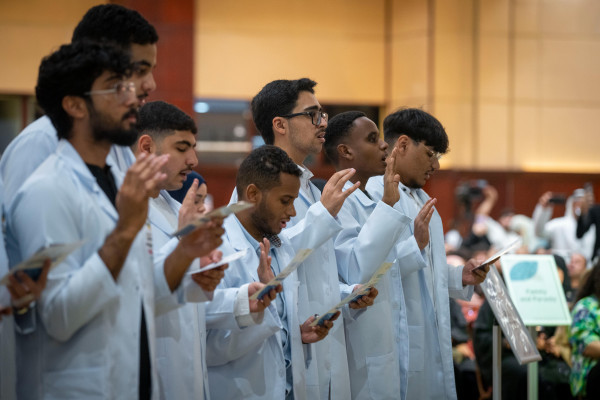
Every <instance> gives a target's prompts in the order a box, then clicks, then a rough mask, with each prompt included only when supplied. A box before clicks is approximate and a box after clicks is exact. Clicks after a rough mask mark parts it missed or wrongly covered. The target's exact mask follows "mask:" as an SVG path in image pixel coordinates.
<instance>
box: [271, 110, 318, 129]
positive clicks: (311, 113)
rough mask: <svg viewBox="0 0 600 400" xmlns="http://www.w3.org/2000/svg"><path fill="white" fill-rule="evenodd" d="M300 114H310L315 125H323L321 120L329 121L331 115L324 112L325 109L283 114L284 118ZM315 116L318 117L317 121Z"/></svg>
mask: <svg viewBox="0 0 600 400" xmlns="http://www.w3.org/2000/svg"><path fill="white" fill-rule="evenodd" d="M299 115H308V116H310V122H311V123H312V124H313V125H314V126H319V125H321V121H322V120H325V121H327V120H328V119H329V115H327V113H324V112H323V111H316V110H313V111H302V112H299V113H294V114H288V115H282V116H281V117H282V118H294V117H297V116H299ZM315 117H316V121H315Z"/></svg>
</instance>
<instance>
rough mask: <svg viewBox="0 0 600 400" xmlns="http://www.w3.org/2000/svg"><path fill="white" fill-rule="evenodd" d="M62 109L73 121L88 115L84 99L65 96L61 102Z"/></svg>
mask: <svg viewBox="0 0 600 400" xmlns="http://www.w3.org/2000/svg"><path fill="white" fill-rule="evenodd" d="M61 105H62V108H63V109H64V110H65V112H66V113H67V115H69V116H70V117H71V118H73V119H82V118H85V117H86V116H87V115H88V108H87V105H86V104H85V99H84V98H83V97H80V96H65V97H63V99H62V102H61Z"/></svg>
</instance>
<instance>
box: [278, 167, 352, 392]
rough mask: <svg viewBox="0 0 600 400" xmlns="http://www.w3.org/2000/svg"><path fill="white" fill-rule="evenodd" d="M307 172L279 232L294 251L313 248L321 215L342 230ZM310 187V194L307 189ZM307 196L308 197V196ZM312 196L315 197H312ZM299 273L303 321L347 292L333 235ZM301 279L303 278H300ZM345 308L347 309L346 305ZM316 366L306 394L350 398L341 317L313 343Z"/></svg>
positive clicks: (322, 310)
mask: <svg viewBox="0 0 600 400" xmlns="http://www.w3.org/2000/svg"><path fill="white" fill-rule="evenodd" d="M306 172H307V171H304V172H303V178H301V185H300V193H299V196H298V198H297V199H296V200H295V201H294V207H295V208H296V216H295V217H293V218H292V219H291V221H290V222H289V223H288V227H286V228H285V229H284V230H283V231H282V233H281V236H286V237H287V238H288V239H289V240H290V241H291V243H292V246H293V247H294V249H295V250H296V251H298V250H299V249H302V248H307V247H310V248H314V247H316V246H315V243H311V242H312V241H313V240H314V239H315V236H316V235H315V227H316V226H317V225H316V222H317V221H319V220H320V219H322V220H324V221H322V222H327V221H328V224H327V226H330V227H331V229H337V230H338V231H339V230H341V225H339V223H338V222H337V221H336V220H335V219H334V218H333V217H332V216H331V214H329V212H328V211H327V209H325V207H323V205H322V204H321V202H320V201H319V199H320V198H321V192H320V191H319V189H317V187H316V186H315V185H313V184H312V183H310V182H308V185H306V183H307V182H306V178H305V177H306V175H305V174H306ZM307 190H310V194H309V193H307ZM309 196H310V197H309ZM312 198H314V199H315V200H316V202H315V201H313V200H312ZM298 274H304V275H305V278H304V279H306V282H307V286H308V302H307V303H304V302H301V303H300V304H301V306H300V308H299V318H300V320H301V321H305V320H306V319H307V318H308V317H309V316H311V315H313V314H315V313H322V312H325V311H327V310H328V309H329V308H331V307H333V306H334V305H335V304H337V303H338V302H339V301H340V300H341V298H342V297H345V296H346V295H348V294H349V293H350V292H351V291H352V288H351V287H349V286H347V285H343V286H340V282H339V278H338V272H337V263H336V259H335V249H334V244H333V239H331V240H328V241H326V242H325V243H324V244H323V245H322V246H321V247H319V248H317V249H315V251H314V252H313V253H312V254H311V255H310V256H309V257H308V258H307V259H306V260H305V261H304V262H303V263H302V265H301V266H300V267H299V268H298ZM301 280H302V278H301ZM345 311H348V309H347V308H346V310H345ZM357 314H358V313H351V312H345V313H344V317H345V318H350V317H352V316H353V315H357ZM315 352H316V355H315V356H314V358H316V360H317V366H318V371H319V375H318V381H317V382H314V381H311V380H308V379H309V377H307V388H308V397H309V398H311V399H328V398H331V399H332V400H335V399H344V400H346V399H349V398H350V377H349V372H348V359H347V357H346V339H345V337H344V324H343V321H342V318H339V319H338V320H337V321H335V323H334V325H333V328H331V330H330V331H329V334H328V335H327V337H326V338H325V339H324V340H321V341H320V342H317V343H315Z"/></svg>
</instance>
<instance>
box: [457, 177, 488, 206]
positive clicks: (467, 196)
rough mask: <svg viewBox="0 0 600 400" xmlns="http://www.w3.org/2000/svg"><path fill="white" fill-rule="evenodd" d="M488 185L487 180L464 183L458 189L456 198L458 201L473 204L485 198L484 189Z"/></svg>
mask: <svg viewBox="0 0 600 400" xmlns="http://www.w3.org/2000/svg"><path fill="white" fill-rule="evenodd" d="M487 185H488V183H487V181H486V180H485V179H474V180H470V181H467V182H463V183H461V184H459V185H458V186H457V187H456V190H455V196H456V198H457V200H458V201H460V202H463V203H467V204H471V203H472V202H473V201H476V200H479V199H480V198H481V197H483V188H485V187H486V186H487Z"/></svg>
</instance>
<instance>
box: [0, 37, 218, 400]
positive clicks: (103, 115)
mask: <svg viewBox="0 0 600 400" xmlns="http://www.w3.org/2000/svg"><path fill="white" fill-rule="evenodd" d="M130 66H131V60H130V58H129V56H128V54H126V53H124V52H123V51H122V50H120V49H118V48H115V47H113V46H109V45H104V44H95V43H90V42H76V43H74V44H71V45H64V46H62V47H61V48H60V49H59V50H58V51H56V52H55V53H53V54H51V55H50V56H48V57H46V58H45V59H44V60H42V64H41V65H40V72H39V76H38V84H37V87H36V96H37V99H38V103H39V104H40V106H41V107H42V108H43V109H44V111H46V113H47V114H48V116H49V117H50V119H51V121H52V124H53V125H54V126H55V127H56V129H57V134H58V135H59V137H60V138H61V140H60V141H59V145H58V147H57V150H56V152H55V153H54V154H52V155H51V156H50V157H48V158H47V159H46V160H45V161H44V162H43V163H42V165H41V166H40V167H39V168H38V169H37V170H36V172H35V173H34V174H33V175H32V176H31V177H29V178H28V179H27V180H26V182H25V183H24V184H23V186H22V187H21V188H20V189H19V191H18V192H17V194H16V196H15V201H14V202H13V203H12V206H11V208H10V209H9V212H8V213H9V215H10V218H8V227H7V242H8V247H7V250H8V253H9V258H10V261H11V263H12V264H13V265H14V264H15V263H18V262H20V261H21V260H23V259H26V258H27V257H29V256H30V255H31V254H33V253H34V252H35V251H37V250H38V249H39V248H40V247H42V246H46V245H49V244H53V243H72V242H77V241H83V244H82V247H81V248H79V249H78V250H76V251H75V252H73V253H72V254H71V255H70V256H69V257H67V259H66V260H65V262H63V263H62V264H60V265H59V266H58V267H56V268H55V269H53V270H52V271H51V272H50V273H49V274H48V280H47V287H46V290H45V291H44V292H43V293H42V296H41V298H40V301H39V302H38V306H37V307H36V311H37V318H38V319H39V320H40V321H41V324H40V325H41V326H38V327H37V329H36V335H37V337H36V339H37V340H36V342H35V343H32V342H30V343H29V344H31V345H32V346H33V347H34V348H35V349H34V350H35V351H32V352H30V353H29V354H28V355H29V356H31V357H32V358H31V359H28V360H23V365H22V366H20V367H21V368H24V370H26V371H27V373H29V374H31V375H32V376H33V378H34V380H36V382H35V384H34V385H33V387H27V388H22V390H23V391H24V392H25V393H24V394H23V397H26V398H34V399H35V398H64V399H68V398H73V399H75V398H107V399H108V398H111V399H118V398H123V399H130V398H144V399H149V398H158V390H157V388H158V386H157V376H156V368H155V364H156V363H155V357H154V353H155V348H154V337H155V333H154V318H153V316H154V311H155V302H157V301H161V300H162V299H165V301H168V300H169V299H170V297H171V293H172V291H173V290H175V288H176V287H177V286H178V285H179V283H180V281H181V278H182V277H183V274H184V273H185V270H186V268H187V267H186V265H185V264H186V262H187V260H192V259H194V258H196V257H198V256H199V255H202V254H201V253H203V252H204V250H205V249H206V248H207V247H212V248H215V247H217V246H218V245H220V243H221V240H220V238H219V237H220V235H221V234H222V233H223V230H222V228H220V226H215V227H213V228H211V229H210V230H197V231H195V232H194V233H192V234H190V235H188V236H187V237H186V238H184V239H182V240H181V241H180V243H179V245H178V246H180V247H181V248H182V249H183V250H184V251H183V252H179V253H177V256H173V257H171V256H169V257H167V258H166V259H165V260H164V263H163V268H162V269H160V270H159V269H158V268H155V266H154V265H153V264H154V261H153V258H152V249H151V239H150V238H149V236H148V235H149V232H150V228H149V227H148V226H146V228H144V225H145V224H146V218H147V213H148V199H149V197H150V195H151V194H152V193H153V192H155V191H156V190H157V187H159V186H160V184H161V182H162V181H163V180H164V179H165V177H166V175H165V174H163V173H162V172H161V168H162V167H163V166H164V164H165V163H166V161H167V160H168V156H166V155H165V156H160V157H156V156H154V155H150V156H147V157H146V156H144V155H142V156H141V157H140V159H139V160H138V161H137V162H135V163H134V164H133V165H132V167H131V168H130V169H129V170H128V172H127V174H126V175H125V176H124V177H123V176H122V175H120V174H118V173H113V172H112V171H111V170H110V167H109V166H107V165H106V161H105V160H106V156H107V154H108V152H109V150H110V148H111V146H112V145H114V144H118V145H122V146H129V145H131V144H133V143H134V142H135V140H136V138H137V130H136V129H135V124H136V122H137V108H138V107H139V100H138V98H137V96H136V93H135V84H133V83H132V82H129V81H127V78H128V76H130V75H129V74H130ZM40 199H43V201H41V202H40ZM143 228H144V229H143ZM188 265H189V264H188ZM28 363H29V364H30V365H32V366H33V367H34V368H39V371H36V370H34V368H32V369H28V368H27V367H28ZM19 390H21V385H20V384H19Z"/></svg>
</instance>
